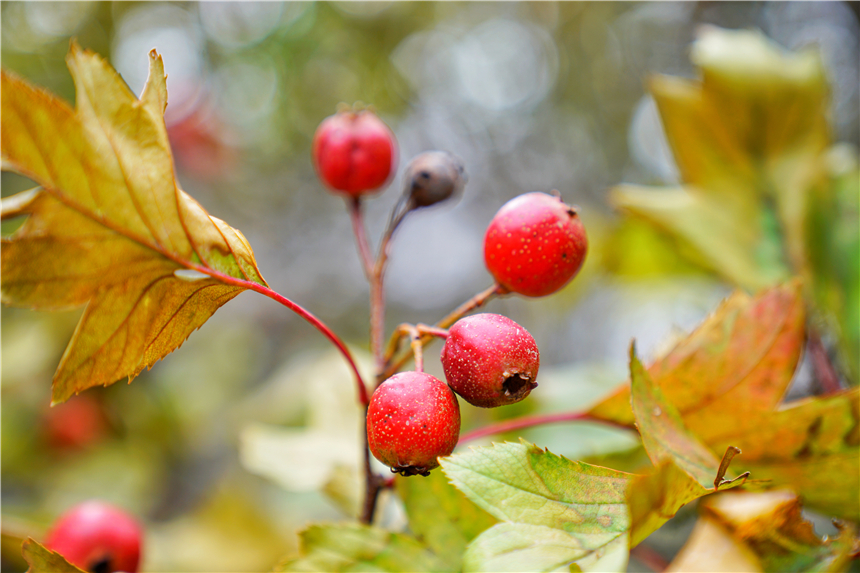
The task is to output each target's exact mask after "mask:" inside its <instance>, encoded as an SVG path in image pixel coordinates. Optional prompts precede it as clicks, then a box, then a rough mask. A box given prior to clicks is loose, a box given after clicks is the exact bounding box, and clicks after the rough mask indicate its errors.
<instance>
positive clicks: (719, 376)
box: [590, 283, 860, 519]
mask: <svg viewBox="0 0 860 573" xmlns="http://www.w3.org/2000/svg"><path fill="white" fill-rule="evenodd" d="M804 324H805V321H804V313H803V301H802V299H801V296H800V291H799V288H798V285H797V283H789V284H788V285H784V286H781V287H777V288H774V289H771V290H769V291H765V292H763V293H762V294H760V295H758V296H756V297H755V298H750V297H748V296H747V295H745V294H742V293H736V294H734V295H732V296H731V297H730V298H729V299H728V300H726V301H725V302H724V303H723V304H722V305H721V306H720V307H719V308H718V309H717V310H716V312H714V313H713V314H712V315H711V316H710V317H708V319H706V320H705V322H704V323H703V324H702V325H701V326H699V328H697V329H696V330H695V331H694V332H693V333H692V334H690V335H689V336H688V337H687V338H686V339H684V340H682V341H681V342H679V343H678V345H677V346H676V347H675V348H674V349H673V350H671V351H670V352H669V353H668V354H667V355H666V356H664V357H662V358H660V359H658V360H657V361H655V362H654V364H652V365H651V366H650V367H649V368H648V369H647V374H648V376H649V377H650V378H651V379H652V380H653V381H654V383H655V385H656V386H657V387H659V389H660V391H661V392H662V394H663V395H664V397H665V400H666V401H667V402H669V403H671V404H672V405H673V406H674V407H675V408H676V409H677V410H678V411H679V412H680V414H681V420H682V422H683V425H684V426H685V427H686V428H687V429H688V430H689V431H690V433H691V434H692V435H693V436H695V438H696V439H698V440H700V441H701V442H703V443H704V444H705V445H707V446H708V448H709V449H710V450H711V452H712V453H713V455H716V456H720V455H722V454H723V453H724V452H725V451H726V448H727V447H729V446H736V447H738V448H740V449H741V450H742V451H743V455H741V456H739V457H738V458H737V459H736V460H735V461H734V462H733V467H734V468H735V469H736V470H738V471H750V472H752V473H753V476H754V477H755V478H756V479H759V480H770V481H771V482H772V483H773V484H774V485H788V486H791V487H793V488H795V489H796V490H797V491H798V492H799V493H801V495H802V497H803V500H804V503H805V504H806V505H807V506H808V507H810V508H813V509H818V510H820V511H823V512H825V513H827V514H830V515H835V516H841V517H846V518H850V519H857V518H858V516H860V500H858V498H857V496H856V495H855V494H856V492H857V491H858V489H860V472H858V468H860V448H858V446H860V429H858V420H860V412H858V410H860V407H858V404H860V401H858V400H860V394H858V391H857V389H854V390H851V391H846V392H841V393H839V394H834V395H831V396H826V397H814V398H807V399H804V400H800V401H796V402H792V403H789V404H782V403H781V400H782V397H783V395H784V393H785V390H786V388H787V387H788V384H789V383H790V381H791V379H792V377H793V375H794V371H795V369H796V366H797V363H798V360H799V358H800V353H801V350H802V348H803V341H804V332H805V326H804ZM629 392H630V389H629V387H627V386H625V387H622V388H620V389H619V390H617V391H616V392H615V393H614V394H613V395H611V396H609V397H608V398H606V399H605V400H603V401H601V402H600V403H598V404H597V405H596V406H595V407H593V408H592V410H591V412H590V413H591V414H592V415H594V416H597V417H600V418H604V419H609V420H613V421H615V422H619V423H624V424H632V423H633V421H634V420H636V419H638V416H635V417H634V414H633V410H631V408H630V406H628V405H625V401H626V400H629V398H628V396H629V395H630V394H629ZM645 413H647V412H645ZM639 423H640V425H641V424H642V421H641V420H639ZM640 429H641V427H640ZM643 440H646V434H643ZM647 446H648V443H647V441H646V448H647ZM650 453H651V452H650V451H649V454H650ZM652 459H653V456H652ZM685 469H689V468H685ZM701 483H705V481H704V476H703V477H702V481H701Z"/></svg>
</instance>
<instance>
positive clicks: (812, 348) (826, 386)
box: [809, 329, 842, 395]
mask: <svg viewBox="0 0 860 573" xmlns="http://www.w3.org/2000/svg"><path fill="white" fill-rule="evenodd" d="M809 357H810V359H811V360H812V368H813V370H814V371H815V378H816V380H817V381H818V384H819V385H820V386H821V390H822V392H823V394H824V395H828V394H835V393H836V392H839V391H840V390H842V384H841V383H840V382H839V374H837V373H836V368H834V367H833V363H832V362H830V356H828V355H827V349H826V348H824V343H823V342H821V337H820V336H818V333H817V332H816V331H815V330H813V329H809Z"/></svg>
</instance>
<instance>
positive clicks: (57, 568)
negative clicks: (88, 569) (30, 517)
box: [21, 538, 84, 573]
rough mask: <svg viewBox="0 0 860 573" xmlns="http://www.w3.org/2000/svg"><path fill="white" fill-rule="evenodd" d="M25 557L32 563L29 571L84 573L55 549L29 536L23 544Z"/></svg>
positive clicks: (28, 572)
mask: <svg viewBox="0 0 860 573" xmlns="http://www.w3.org/2000/svg"><path fill="white" fill-rule="evenodd" d="M21 553H22V554H23V555H24V559H25V560H26V561H27V563H29V564H30V568H29V569H27V573H84V571H83V570H81V569H78V568H77V567H75V566H74V565H72V564H71V563H69V562H68V561H66V559H65V558H64V557H63V556H62V555H60V554H59V553H57V552H55V551H51V550H50V549H48V548H46V547H45V546H44V545H42V544H41V543H39V542H38V541H36V540H34V539H33V538H27V540H26V541H24V544H23V545H22V546H21Z"/></svg>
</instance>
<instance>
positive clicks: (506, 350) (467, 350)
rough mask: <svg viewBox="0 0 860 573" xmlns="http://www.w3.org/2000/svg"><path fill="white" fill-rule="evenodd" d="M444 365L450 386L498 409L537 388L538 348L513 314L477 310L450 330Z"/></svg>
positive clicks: (484, 405) (466, 397)
mask: <svg viewBox="0 0 860 573" xmlns="http://www.w3.org/2000/svg"><path fill="white" fill-rule="evenodd" d="M442 367H443V368H444V369H445V378H446V379H447V380H448V384H450V385H451V389H452V390H454V391H455V392H456V393H457V394H459V395H460V396H462V397H463V399H464V400H466V401H467V402H468V403H469V404H472V405H473V406H479V407H481V408H495V407H496V406H506V405H508V404H513V403H515V402H519V401H520V400H522V399H523V398H525V397H526V396H528V395H529V393H530V392H531V391H532V390H533V389H534V388H536V387H537V382H536V380H537V374H538V368H540V352H538V347H537V344H535V339H534V338H532V335H531V334H529V332H528V331H527V330H526V329H525V328H523V327H522V326H520V325H519V324H517V323H516V322H514V321H513V320H511V319H510V318H508V317H506V316H502V315H499V314H489V313H487V314H475V315H473V316H467V317H466V318H461V319H460V320H458V321H457V322H455V323H454V325H453V326H452V327H451V328H450V329H449V330H448V338H447V339H446V340H445V346H443V347H442Z"/></svg>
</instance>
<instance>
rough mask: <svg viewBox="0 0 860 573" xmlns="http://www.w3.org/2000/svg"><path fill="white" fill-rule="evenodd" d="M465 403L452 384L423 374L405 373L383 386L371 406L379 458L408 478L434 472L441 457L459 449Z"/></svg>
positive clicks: (372, 441)
mask: <svg viewBox="0 0 860 573" xmlns="http://www.w3.org/2000/svg"><path fill="white" fill-rule="evenodd" d="M459 437H460V404H459V403H458V402H457V397H456V396H455V395H454V393H453V392H452V391H451V389H450V388H448V385H447V384H445V383H444V382H442V381H441V380H439V379H438V378H435V377H434V376H431V375H429V374H425V373H423V372H400V373H399V374H395V375H394V376H392V377H391V378H389V379H388V380H386V381H385V382H383V383H382V384H381V385H380V386H379V387H378V388H377V389H376V391H375V392H374V393H373V396H372V397H371V399H370V405H369V406H368V408H367V441H368V445H369V446H370V451H371V453H373V456H374V457H375V458H376V459H378V460H379V461H381V462H382V463H384V464H385V465H387V466H389V467H390V468H391V471H392V472H394V473H399V474H401V475H404V476H412V475H419V474H420V475H423V476H427V475H429V474H430V470H432V469H433V468H436V467H438V466H439V462H438V461H437V459H436V458H438V457H440V456H447V455H448V454H450V453H451V452H453V451H454V447H455V446H456V445H457V440H458V439H459Z"/></svg>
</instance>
